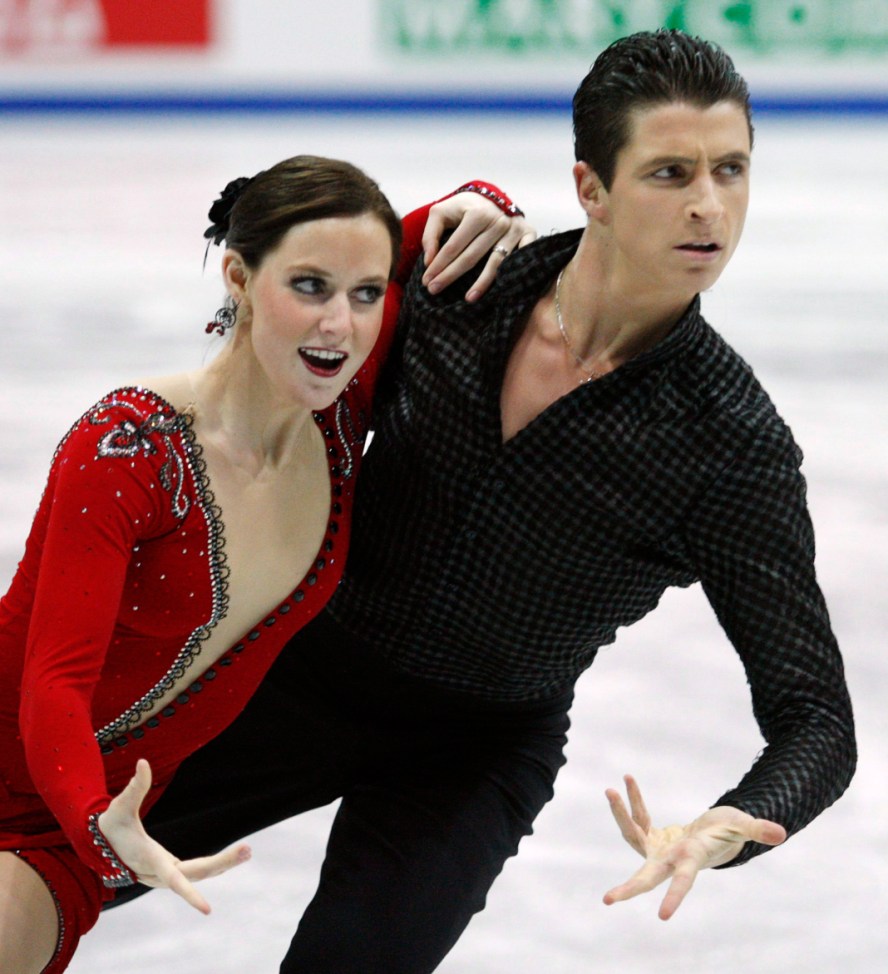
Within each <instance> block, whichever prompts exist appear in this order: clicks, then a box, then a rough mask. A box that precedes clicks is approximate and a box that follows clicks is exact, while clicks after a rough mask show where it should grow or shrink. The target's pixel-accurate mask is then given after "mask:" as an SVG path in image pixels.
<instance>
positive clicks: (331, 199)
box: [0, 156, 527, 974]
mask: <svg viewBox="0 0 888 974" xmlns="http://www.w3.org/2000/svg"><path fill="white" fill-rule="evenodd" d="M464 188H465V189H475V190H479V191H480V193H481V194H482V195H476V196H473V195H472V194H471V193H468V194H460V195H458V196H457V195H454V196H453V197H451V198H450V199H449V200H447V201H444V202H443V203H442V204H440V205H439V206H438V207H437V209H436V211H435V212H434V213H433V215H432V218H430V219H429V221H428V227H427V230H426V236H425V238H423V236H422V234H423V227H425V226H426V217H427V216H428V208H426V209H425V210H421V211H417V212H416V213H415V214H412V215H411V216H410V217H408V218H407V220H406V221H405V228H404V230H405V236H406V241H407V247H406V248H405V251H406V253H405V259H404V262H403V267H404V273H407V272H408V271H409V268H410V267H411V266H412V264H413V262H414V261H415V259H416V257H417V256H418V254H419V251H420V249H421V248H422V247H423V246H425V250H426V256H427V257H432V256H433V255H434V253H435V250H436V247H435V239H436V238H437V236H438V235H439V234H440V232H441V231H442V230H443V228H444V227H445V226H450V225H453V224H454V223H458V222H459V221H460V219H461V218H462V216H464V215H465V214H468V218H467V219H466V220H464V221H463V223H462V224H461V226H460V227H459V228H458V229H457V231H456V232H455V233H454V235H453V237H452V238H451V241H450V242H449V243H448V245H447V247H446V248H442V250H441V252H440V253H439V254H438V255H437V257H436V258H435V260H434V261H432V262H431V264H430V266H429V268H428V271H427V275H428V277H429V279H431V278H435V277H436V276H437V277H438V281H437V283H438V285H441V284H446V283H448V282H449V280H451V279H453V277H455V276H456V275H458V274H459V273H461V272H462V271H464V270H465V268H466V266H471V264H472V263H473V262H474V261H475V260H477V259H478V257H480V256H481V255H482V254H484V253H487V252H489V251H490V250H491V248H492V247H493V245H494V244H496V245H497V248H496V249H497V254H496V255H494V258H496V257H497V256H498V255H500V254H504V253H507V252H508V251H509V250H510V249H512V247H514V245H515V244H517V243H518V242H519V240H520V239H521V238H522V236H523V235H524V234H525V233H526V232H527V228H526V227H525V226H524V224H523V222H522V221H521V220H511V219H509V218H508V217H504V216H503V213H506V214H514V212H515V208H514V207H511V206H510V204H509V203H508V201H507V200H505V199H504V198H503V197H501V196H500V195H499V194H498V191H495V188H487V187H484V186H483V185H482V184H471V185H470V186H467V187H464ZM486 197H490V198H486ZM492 200H496V201H497V202H496V203H494V202H492ZM210 218H211V219H212V220H213V225H212V226H211V227H210V229H209V230H208V231H207V234H206V235H207V236H208V237H209V238H212V240H214V241H215V242H216V243H220V242H221V241H222V240H225V241H226V243H227V249H226V250H225V253H224V256H223V259H222V274H223V278H224V281H225V286H226V290H227V292H228V298H227V300H226V303H225V304H224V305H223V307H222V308H220V310H219V312H218V313H217V315H216V317H215V319H214V320H213V321H212V322H211V323H210V324H209V325H208V326H207V330H208V331H218V332H220V333H222V334H224V333H226V332H228V331H231V333H232V337H231V340H230V341H229V342H227V343H226V344H225V346H224V347H223V349H222V351H221V352H220V354H219V355H218V356H217V357H216V359H215V360H213V361H212V362H211V363H210V364H209V365H207V366H206V367H204V368H201V369H198V370H196V371H193V372H187V373H182V374H179V375H174V376H168V377H165V378H159V379H152V380H148V381H146V382H144V383H142V384H140V385H136V386H125V387H122V388H119V389H116V390H114V391H113V392H111V393H109V394H108V395H106V396H105V397H104V398H103V399H101V400H100V401H99V402H98V403H96V405H95V406H93V407H92V408H91V409H90V410H88V411H87V413H86V414H85V415H84V416H82V417H81V418H80V419H79V420H77V422H76V423H74V425H73V426H72V427H71V429H70V431H69V432H68V434H67V435H66V436H65V437H64V439H63V440H62V442H61V444H60V445H59V447H58V449H57V451H56V454H55V456H54V458H53V461H52V465H51V469H50V475H49V480H48V483H47V487H46V490H45V492H44V495H43V498H42V501H41V503H40V506H39V509H38V512H37V514H36V517H35V520H34V524H33V527H32V530H31V534H30V537H29V539H28V543H27V548H26V552H25V555H24V557H23V559H22V562H21V564H20V566H19V570H18V572H17V574H16V576H15V578H14V580H13V582H12V585H11V588H10V590H9V592H8V593H7V595H6V596H5V598H4V599H3V600H2V602H0V667H2V674H3V677H2V682H0V770H2V773H0V798H2V800H3V805H2V808H3V811H2V816H0V850H3V851H0V970H3V971H4V972H9V974H31V972H33V974H37V972H39V971H47V972H57V971H61V970H64V968H65V967H66V966H67V964H68V963H69V961H70V959H71V956H72V954H73V952H74V949H75V947H76V945H77V942H78V941H79V938H80V936H81V935H82V934H83V933H84V932H86V931H87V930H88V929H89V928H90V927H91V926H92V925H93V923H94V922H95V919H96V917H97V916H98V912H99V909H100V906H101V903H102V902H103V901H104V900H107V899H108V898H110V896H111V895H113V890H114V889H115V888H118V887H121V886H126V885H129V884H131V883H133V882H134V881H135V879H136V877H137V878H138V879H139V880H140V881H141V882H143V883H147V884H148V885H153V886H166V887H169V888H171V889H173V890H174V891H175V892H176V893H178V894H179V895H181V896H183V897H184V898H185V899H186V900H187V901H188V902H189V903H190V904H191V905H192V906H194V907H195V908H197V909H198V910H201V911H202V912H205V913H206V912H209V906H208V905H207V903H206V901H205V900H204V898H203V897H202V896H201V895H200V894H199V893H198V892H197V891H196V890H195V889H194V887H193V886H192V885H191V881H192V880H198V879H203V878H205V877H207V876H211V875H214V874H217V873H219V872H222V871H224V870H226V869H228V868H230V867H231V866H233V865H235V864H237V863H239V862H243V861H244V860H245V859H247V858H248V857H249V849H248V848H247V847H246V846H239V847H236V848H234V849H232V850H228V851H226V852H223V853H221V854H220V855H218V856H213V857H209V858H207V859H204V860H195V861H191V862H184V863H182V862H179V861H178V860H176V859H174V858H173V857H172V856H171V855H170V854H169V853H167V852H166V850H165V849H163V847H161V846H160V845H158V844H157V843H155V842H153V841H152V840H151V839H150V838H149V837H148V835H147V834H146V833H145V831H144V829H143V828H142V826H141V822H140V816H141V815H142V814H144V812H146V811H147V810H148V808H150V807H151V805H152V804H153V802H154V801H156V799H157V798H158V797H159V795H160V794H161V792H162V791H163V789H164V787H165V786H166V785H167V784H168V783H169V781H170V780H171V778H172V776H173V774H174V772H175V770H176V768H177V767H178V766H179V764H180V763H181V762H182V761H183V760H184V758H185V757H186V756H187V755H188V754H190V753H192V752H193V751H195V750H196V749H197V748H199V747H201V746H202V745H203V744H205V743H206V742H207V741H209V740H210V739H211V738H213V737H214V736H216V735H217V734H218V733H219V732H220V731H221V730H222V729H223V728H224V727H225V726H227V724H229V723H230V722H231V720H233V718H234V716H235V715H236V714H237V713H238V712H239V711H240V710H241V708H242V707H243V705H244V704H245V702H246V700H247V699H248V698H249V696H250V695H251V693H252V692H253V691H254V690H255V688H256V687H257V686H258V684H259V682H260V681H261V679H262V677H263V675H264V674H265V672H266V671H267V669H268V667H269V666H270V665H271V663H272V661H273V660H274V658H275V656H276V655H277V653H278V652H279V651H280V649H281V647H283V645H284V644H285V643H286V642H287V640H288V638H289V637H290V636H292V635H293V633H294V632H296V631H297V630H298V629H299V628H301V627H302V626H303V625H304V624H305V623H306V622H307V621H308V620H309V619H311V618H312V617H313V616H314V615H316V614H317V612H318V611H319V610H320V608H321V607H322V606H323V605H324V603H325V602H326V601H327V599H328V598H329V596H330V595H331V594H332V592H333V590H334V589H335V587H336V584H337V581H338V579H339V576H340V573H341V570H342V567H343V563H344V560H345V550H346V547H347V543H348V534H349V516H350V512H351V504H352V497H353V489H354V477H355V474H356V472H357V468H358V465H359V462H360V456H361V447H362V443H363V441H364V437H365V434H366V428H367V421H368V417H369V411H370V405H371V396H372V392H373V387H374V384H375V381H376V378H377V373H378V370H379V366H380V363H381V360H382V358H383V356H384V354H385V350H386V348H387V347H388V344H389V343H390V340H391V335H392V331H393V327H394V321H395V318H396V314H397V305H398V299H399V296H400V291H399V289H398V286H397V284H396V285H395V286H394V287H393V288H392V289H390V290H389V298H388V304H387V305H386V313H385V314H383V301H384V298H385V296H386V291H387V287H388V284H389V281H390V279H391V278H392V277H393V274H394V270H395V267H396V264H397V259H398V253H399V248H400V244H401V236H402V227H401V224H400V223H399V221H398V219H397V217H396V216H395V214H394V212H393V210H392V208H391V206H390V204H389V203H388V200H387V199H386V198H385V197H384V196H383V195H382V193H381V192H380V190H379V188H378V187H377V186H376V184H375V183H374V182H373V181H372V180H370V179H369V178H368V177H367V176H366V175H364V174H363V173H362V172H360V170H357V169H355V168H354V167H353V166H351V165H349V164H347V163H344V162H338V161H335V160H329V159H320V158H317V157H311V156H299V157H296V158H294V159H289V160H286V161H284V162H281V163H279V164H278V165H276V166H274V167H272V168H271V169H269V170H267V171H265V172H262V173H259V174H258V175H257V176H255V177H253V178H252V179H249V180H245V179H242V180H235V181H234V182H233V183H230V184H229V185H228V187H226V190H225V192H224V193H223V195H222V197H221V199H220V200H218V201H217V202H216V203H215V204H214V206H213V208H212V209H211V210H210ZM423 240H424V241H425V243H423ZM464 246H465V253H464V254H463V255H462V257H461V258H459V259H458V260H457V261H456V262H455V263H454V264H453V265H452V267H448V266H447V265H448V263H449V259H450V257H451V256H452V255H453V254H454V253H457V252H459V251H460V250H462V249H463V247H464ZM495 266H496V259H493V260H488V263H487V265H486V267H485V271H484V273H483V274H482V276H481V278H480V279H479V281H478V283H477V285H476V287H477V288H478V289H479V290H483V288H484V287H485V286H486V283H487V281H488V279H489V277H490V275H491V274H492V272H493V270H494V269H495ZM439 271H443V273H440V274H439V273H438V272H439ZM297 579H298V580H299V582H298V584H295V585H294V580H297ZM198 657H199V659H198ZM133 768H135V776H134V777H132V778H131V776H132V774H133ZM130 778H131V780H129V783H127V781H128V779H130ZM115 795H116V797H112V796H115Z"/></svg>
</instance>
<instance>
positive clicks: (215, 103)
mask: <svg viewBox="0 0 888 974" xmlns="http://www.w3.org/2000/svg"><path fill="white" fill-rule="evenodd" d="M570 102H571V96H570V95H569V94H562V93H556V94H545V95H534V94H486V95H483V96H477V95H472V94H465V95H463V94H460V93H453V92H449V93H435V92H431V93H420V94H416V95H403V94H394V93H387V92H377V93H370V94H367V93H362V94H348V93H344V94H342V93H323V92H322V93H298V92H270V93H269V92H263V93H257V94H253V93H246V92H206V93H201V92H193V91H192V92H177V93H157V92H150V93H139V92H132V93H130V92H117V93H113V94H108V93H101V94H97V93H92V92H81V93H77V92H65V93H46V92H44V93H30V94H29V93H15V92H3V91H2V90H0V118H2V117H3V116H10V115H57V114H58V115H62V114H75V115H91V114H98V115H101V114H120V115H201V114H223V115H224V114H236V113H244V112H249V113H254V114H269V115H273V114H287V113H333V114H336V113H342V114H345V113H358V114H362V113H368V114H370V113H375V114H411V113H413V114H423V113H425V114H468V113H520V114H548V113H561V112H568V111H569V110H570ZM753 109H754V110H755V111H756V112H757V113H758V114H765V115H780V114H786V115H856V116H860V115H876V116H878V115H888V92H886V93H884V94H883V93H878V94H845V93H837V94H823V93H819V94H817V95H802V94H795V95H768V94H764V95H760V96H759V97H756V98H753Z"/></svg>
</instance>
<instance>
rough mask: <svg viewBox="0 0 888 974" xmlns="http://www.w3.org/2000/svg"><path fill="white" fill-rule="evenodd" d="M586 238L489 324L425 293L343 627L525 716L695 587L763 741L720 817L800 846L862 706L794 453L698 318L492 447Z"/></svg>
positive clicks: (513, 292)
mask: <svg viewBox="0 0 888 974" xmlns="http://www.w3.org/2000/svg"><path fill="white" fill-rule="evenodd" d="M579 235H580V232H579V231H574V232H570V233H566V234H559V235H556V236H552V237H548V238H545V239H542V240H540V241H537V242H536V243H535V244H532V245H531V246H529V247H526V248H524V249H523V250H521V251H519V252H517V253H516V254H514V255H512V256H511V257H510V258H509V259H508V260H507V261H506V262H505V263H504V265H503V267H502V269H501V271H500V275H499V278H498V280H497V282H496V285H495V286H494V288H493V289H492V290H491V291H490V292H489V293H488V295H487V296H486V297H485V298H484V299H483V300H482V301H481V302H479V303H477V304H475V305H467V304H466V303H465V302H464V301H463V300H462V298H461V296H462V295H463V294H464V293H465V290H466V282H465V281H459V282H457V283H456V284H455V285H453V286H452V287H451V288H449V289H448V290H447V291H446V292H445V293H444V294H442V295H439V296H437V297H432V296H430V295H429V294H428V293H427V291H426V290H425V289H424V288H422V287H421V286H419V284H418V276H417V275H416V274H415V275H414V278H413V280H412V282H411V284H410V285H409V287H408V289H407V292H406V294H405V297H404V303H403V306H402V311H401V319H400V324H399V334H398V338H397V344H396V348H395V349H394V350H393V353H392V357H391V360H390V363H389V364H390V367H391V370H390V376H389V380H390V381H389V382H388V383H387V384H386V385H385V386H384V387H383V389H381V390H380V396H379V399H378V408H377V414H376V417H375V424H374V425H375V439H374V441H373V444H372V446H371V448H370V450H369V453H368V455H367V457H366V458H365V462H364V467H363V469H362V473H361V478H360V483H359V485H358V492H357V493H358V497H357V506H356V511H355V519H354V526H353V532H354V533H353V540H352V547H351V553H350V555H349V561H348V566H347V570H346V575H345V579H344V581H343V583H342V585H341V586H340V589H339V591H338V592H337V595H336V596H335V598H334V601H333V603H332V605H331V612H332V614H333V616H334V617H335V618H336V619H337V621H338V622H339V623H340V624H342V625H344V626H345V627H346V628H348V629H351V630H353V631H354V632H356V633H359V634H360V636H361V638H362V639H366V640H369V641H370V642H372V643H373V644H374V645H376V646H377V647H378V649H379V651H380V652H381V653H382V654H383V655H384V656H385V657H386V658H388V660H389V661H390V662H391V663H393V664H394V665H395V666H396V667H398V668H400V669H402V670H404V671H406V672H408V673H410V674H413V675H415V676H419V677H421V678H423V679H425V680H429V681H433V682H435V683H437V684H440V685H441V686H442V687H444V688H447V689H450V690H456V691H462V692H466V693H469V694H474V695H476V696H478V697H481V698H488V699H491V700H495V701H515V702H520V701H531V700H535V699H541V698H545V697H547V696H551V695H555V694H558V693H563V692H565V690H567V689H569V688H570V686H571V685H572V684H573V683H574V681H575V680H576V679H577V677H578V676H579V674H580V673H581V672H582V671H583V670H584V669H585V668H586V667H588V666H589V665H590V664H591V663H592V661H593V660H594V658H595V654H596V652H597V650H598V648H599V647H600V646H602V645H605V644H607V643H610V642H612V641H613V640H614V638H615V635H616V631H617V629H618V628H619V627H620V626H627V625H630V624H631V623H633V622H635V621H636V620H638V619H640V618H641V617H642V616H644V615H645V614H646V613H647V612H649V611H650V610H651V609H653V608H654V607H655V606H656V605H657V602H658V601H659V599H660V597H661V595H662V594H663V592H664V590H665V589H666V588H667V587H669V586H672V585H677V586H687V585H690V584H692V583H694V582H697V581H700V582H701V583H702V585H703V588H704V590H705V592H706V595H707V597H708V599H709V601H710V603H711V604H712V606H713V608H714V610H715V612H716V614H717V616H718V619H719V621H720V623H721V625H722V626H723V628H724V630H725V632H726V633H727V635H728V637H729V639H730V640H731V643H732V644H733V645H734V647H735V649H736V651H737V652H738V653H739V655H740V658H741V660H742V662H743V665H744V667H745V670H746V674H747V678H748V681H749V684H750V688H751V692H752V700H753V708H754V712H755V716H756V719H757V720H758V723H759V726H760V728H761V730H762V733H763V735H764V737H765V739H766V740H767V742H768V746H767V747H766V749H765V751H764V752H763V754H762V756H761V757H760V758H759V760H758V761H757V762H756V764H755V766H754V767H753V769H752V770H751V771H750V772H749V773H748V774H747V775H746V777H745V778H744V780H743V782H741V784H740V785H739V786H738V788H737V789H735V790H733V791H731V792H729V793H727V794H726V795H723V796H722V797H721V798H720V799H719V803H727V804H733V805H736V806H738V807H740V808H743V809H744V810H746V811H749V812H750V813H752V814H755V815H760V816H764V817H769V818H773V819H775V820H777V821H779V822H781V823H782V824H784V825H785V826H786V827H787V829H788V830H789V831H796V830H797V829H799V828H801V827H802V826H803V825H805V824H806V823H807V822H808V821H810V820H811V819H812V818H813V817H814V816H815V815H817V814H818V813H819V812H820V811H821V810H822V809H823V808H825V807H826V806H827V805H828V804H830V803H831V802H832V801H834V800H835V799H836V798H838V796H839V795H840V794H841V793H842V791H844V789H845V788H846V787H847V783H848V781H849V780H850V777H851V774H852V773H853V767H854V761H855V746H854V732H853V721H852V716H851V706H850V702H849V699H848V694H847V690H846V686H845V681H844V676H843V668H842V661H841V657H840V655H839V651H838V648H837V646H836V642H835V639H834V637H833V634H832V632H831V629H830V624H829V618H828V615H827V610H826V607H825V605H824V601H823V598H822V595H821V592H820V590H819V587H818V585H817V582H816V578H815V573H814V563H813V560H814V539H813V533H812V528H811V523H810V520H809V517H808V513H807V509H806V504H805V483H804V479H803V477H802V475H801V473H800V471H799V465H800V462H801V453H800V451H799V449H798V447H797V446H796V445H795V443H794V441H793V438H792V435H791V433H790V431H789V429H788V428H787V426H786V425H785V423H784V422H783V421H782V420H781V418H780V417H779V416H778V414H777V412H776V410H775V408H774V406H773V404H772V403H771V401H770V399H769V398H768V396H767V395H766V394H765V392H764V391H763V389H762V388H761V386H760V385H759V383H758V381H757V380H756V378H755V376H754V375H753V373H752V371H751V369H750V368H749V366H748V365H747V364H746V363H745V362H744V361H743V360H742V359H741V358H740V357H739V356H738V355H737V354H736V353H735V352H734V351H733V350H732V349H731V348H730V347H729V346H728V345H727V344H726V343H725V342H724V341H723V340H722V339H721V338H720V337H719V336H718V335H717V334H716V332H715V331H714V330H713V329H712V328H711V327H710V326H709V325H708V324H707V323H706V322H705V321H704V319H703V318H702V316H701V314H700V309H699V299H697V300H695V301H694V303H693V304H692V305H691V306H690V308H689V309H688V311H687V312H686V314H685V315H684V317H683V318H682V320H681V321H680V322H679V324H678V325H677V326H676V327H675V328H674V329H673V331H672V332H671V333H670V335H669V336H668V337H667V338H665V339H664V340H663V341H661V342H660V343H659V344H658V345H657V346H656V347H655V348H653V349H652V350H650V351H648V352H647V353H645V354H643V355H640V356H639V357H637V358H636V359H634V360H632V361H630V362H628V363H626V364H625V365H623V366H622V367H620V368H619V369H617V370H616V371H614V372H612V373H610V374H608V375H606V376H605V377H604V378H602V379H599V380H597V381H595V382H590V383H587V384H585V385H582V386H580V387H579V388H577V389H576V390H575V391H573V392H572V393H570V394H569V395H567V396H565V397H563V398H562V399H559V400H558V401H557V402H556V403H554V404H553V405H552V406H550V407H549V408H548V409H546V410H545V411H544V412H543V413H542V414H541V415H539V416H538V417H537V418H536V419H534V420H533V421H532V422H531V423H530V424H529V425H528V426H527V427H525V428H524V429H523V430H521V431H520V432H519V433H517V435H515V436H514V437H513V438H512V439H510V440H509V441H508V442H507V443H505V444H503V442H502V429H501V423H500V406H499V395H500V388H501V385H502V380H503V375H504V371H505V367H506V362H507V359H508V357H509V354H510V351H511V349H512V347H513V344H514V342H515V340H516V338H517V336H518V334H519V333H520V330H521V328H522V326H523V324H524V323H525V322H526V320H527V315H528V314H529V312H530V310H531V309H532V307H533V305H534V304H535V302H536V301H537V300H538V298H539V297H540V295H541V294H543V293H544V292H545V291H546V289H547V288H548V287H550V286H551V283H552V281H553V279H554V277H555V276H556V274H557V273H558V271H559V269H560V268H561V267H563V266H564V265H565V264H566V263H567V261H568V260H569V259H570V257H571V255H572V254H573V252H574V250H575V248H576V246H577V243H578V240H579ZM755 851H760V849H758V850H756V849H755V847H754V846H753V844H751V843H748V844H747V847H746V849H745V850H744V853H743V854H742V859H746V858H749V856H750V855H752V854H754V852H755ZM736 861H739V860H735V862H736Z"/></svg>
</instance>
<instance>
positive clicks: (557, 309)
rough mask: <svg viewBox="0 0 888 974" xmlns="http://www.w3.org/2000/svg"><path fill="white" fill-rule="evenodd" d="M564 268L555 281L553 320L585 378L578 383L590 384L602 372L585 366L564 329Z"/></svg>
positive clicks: (583, 360)
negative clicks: (562, 280) (562, 288)
mask: <svg viewBox="0 0 888 974" xmlns="http://www.w3.org/2000/svg"><path fill="white" fill-rule="evenodd" d="M564 271H565V268H563V267H562V268H561V272H560V273H559V275H558V279H557V280H556V281H555V320H556V321H557V322H558V330H559V331H560V332H561V337H562V338H563V339H564V345H565V347H566V348H567V350H568V351H569V352H570V354H571V355H572V356H573V359H574V361H575V362H576V363H577V365H578V366H579V367H580V369H581V370H582V371H583V372H584V373H585V375H586V378H585V379H581V380H580V382H581V383H583V382H591V381H592V380H593V379H600V378H601V377H602V376H603V375H604V372H598V371H596V370H595V369H590V368H589V367H588V366H587V365H586V360H585V359H584V358H582V357H581V356H580V355H577V351H576V349H575V348H574V347H573V343H572V342H571V340H570V338H568V335H567V329H566V328H565V327H564V318H562V317H561V279H562V278H563V277H564Z"/></svg>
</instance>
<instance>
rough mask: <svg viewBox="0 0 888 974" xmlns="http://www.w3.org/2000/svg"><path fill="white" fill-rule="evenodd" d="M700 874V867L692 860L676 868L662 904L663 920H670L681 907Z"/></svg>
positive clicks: (661, 917) (685, 860) (685, 861)
mask: <svg viewBox="0 0 888 974" xmlns="http://www.w3.org/2000/svg"><path fill="white" fill-rule="evenodd" d="M698 872H699V867H698V866H697V863H696V862H694V861H693V860H692V859H684V860H682V862H680V863H679V864H678V865H677V866H676V867H675V871H674V872H673V873H672V882H670V884H669V888H668V889H667V890H666V895H665V896H664V897H663V902H662V903H661V904H660V910H659V913H658V916H659V917H660V919H661V920H668V919H669V918H670V917H671V916H673V914H674V913H675V911H676V910H677V909H678V908H679V907H680V906H681V904H682V901H683V900H684V898H685V897H686V896H687V895H688V893H690V891H691V887H692V886H693V885H694V881H695V880H696V879H697V873H698Z"/></svg>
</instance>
